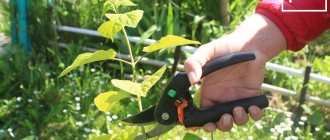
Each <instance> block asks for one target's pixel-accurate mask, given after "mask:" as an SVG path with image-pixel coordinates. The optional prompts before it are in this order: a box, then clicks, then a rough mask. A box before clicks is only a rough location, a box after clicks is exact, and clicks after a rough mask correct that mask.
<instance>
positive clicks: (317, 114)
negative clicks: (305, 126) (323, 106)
mask: <svg viewBox="0 0 330 140" xmlns="http://www.w3.org/2000/svg"><path fill="white" fill-rule="evenodd" d="M323 117H324V115H323V113H322V112H321V111H319V110H317V111H314V112H313V114H312V115H310V116H309V117H308V121H309V122H310V123H311V124H312V125H321V124H323V123H324V119H323Z"/></svg>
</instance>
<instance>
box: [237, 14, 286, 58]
mask: <svg viewBox="0 0 330 140" xmlns="http://www.w3.org/2000/svg"><path fill="white" fill-rule="evenodd" d="M231 35H233V36H234V37H233V39H235V40H233V41H235V43H238V44H237V46H240V47H238V48H237V49H238V50H237V51H253V52H256V53H259V54H260V55H262V56H261V57H262V59H264V60H265V61H268V60H270V59H272V58H273V57H275V56H276V55H278V54H279V53H280V52H282V51H283V50H285V49H286V47H287V44H286V40H285V37H284V35H283V34H282V32H281V31H280V30H279V28H278V27H277V26H276V25H275V24H274V23H273V22H272V21H271V20H270V19H268V18H267V17H265V16H263V15H261V14H254V15H252V16H250V17H249V18H247V19H246V20H245V21H244V22H243V23H242V24H241V25H240V27H239V28H238V29H237V30H236V31H235V32H233V33H232V34H231Z"/></svg>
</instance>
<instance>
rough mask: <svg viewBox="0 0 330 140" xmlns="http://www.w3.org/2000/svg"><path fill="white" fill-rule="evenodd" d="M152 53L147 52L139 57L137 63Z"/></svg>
mask: <svg viewBox="0 0 330 140" xmlns="http://www.w3.org/2000/svg"><path fill="white" fill-rule="evenodd" d="M149 54H150V53H145V54H143V55H142V56H141V57H139V59H138V60H136V61H135V64H137V63H138V62H140V61H141V60H142V59H143V58H144V57H146V56H147V55H149Z"/></svg>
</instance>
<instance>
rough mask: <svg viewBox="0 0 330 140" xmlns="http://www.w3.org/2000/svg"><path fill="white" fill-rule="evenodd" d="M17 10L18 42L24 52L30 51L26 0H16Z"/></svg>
mask: <svg viewBox="0 0 330 140" xmlns="http://www.w3.org/2000/svg"><path fill="white" fill-rule="evenodd" d="M16 2H17V12H18V40H19V44H20V45H21V46H22V47H23V48H24V50H25V51H26V52H29V51H31V48H30V39H29V38H30V37H29V33H28V22H27V13H28V0H17V1H16Z"/></svg>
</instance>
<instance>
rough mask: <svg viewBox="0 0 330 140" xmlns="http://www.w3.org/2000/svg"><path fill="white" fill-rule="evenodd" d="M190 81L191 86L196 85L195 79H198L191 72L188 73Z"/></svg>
mask: <svg viewBox="0 0 330 140" xmlns="http://www.w3.org/2000/svg"><path fill="white" fill-rule="evenodd" d="M188 79H189V81H190V83H191V84H194V83H195V79H196V74H195V73H194V72H189V73H188Z"/></svg>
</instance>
